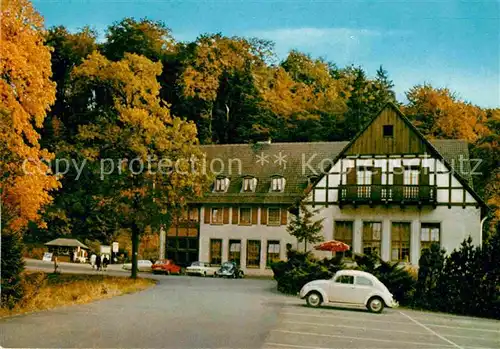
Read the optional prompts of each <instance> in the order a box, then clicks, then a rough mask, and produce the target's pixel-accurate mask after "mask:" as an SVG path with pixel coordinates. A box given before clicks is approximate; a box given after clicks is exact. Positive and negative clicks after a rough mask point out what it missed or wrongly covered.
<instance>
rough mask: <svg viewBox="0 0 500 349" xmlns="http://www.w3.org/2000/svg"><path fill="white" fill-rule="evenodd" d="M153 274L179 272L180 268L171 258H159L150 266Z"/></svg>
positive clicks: (180, 271)
mask: <svg viewBox="0 0 500 349" xmlns="http://www.w3.org/2000/svg"><path fill="white" fill-rule="evenodd" d="M151 269H152V270H153V273H154V274H166V275H168V274H181V273H182V268H181V267H180V266H178V265H177V264H175V263H174V261H173V260H171V259H159V260H157V261H156V262H155V264H153V266H152V267H151Z"/></svg>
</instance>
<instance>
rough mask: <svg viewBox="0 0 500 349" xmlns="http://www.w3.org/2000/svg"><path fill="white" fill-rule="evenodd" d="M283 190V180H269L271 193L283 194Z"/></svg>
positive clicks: (281, 178) (277, 178) (276, 178)
mask: <svg viewBox="0 0 500 349" xmlns="http://www.w3.org/2000/svg"><path fill="white" fill-rule="evenodd" d="M284 190H285V178H283V177H273V178H271V191H273V192H283V191H284Z"/></svg>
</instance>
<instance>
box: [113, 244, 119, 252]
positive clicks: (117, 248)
mask: <svg viewBox="0 0 500 349" xmlns="http://www.w3.org/2000/svg"><path fill="white" fill-rule="evenodd" d="M111 246H112V247H113V253H118V250H119V244H118V242H113V243H112V244H111Z"/></svg>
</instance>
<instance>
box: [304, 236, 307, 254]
mask: <svg viewBox="0 0 500 349" xmlns="http://www.w3.org/2000/svg"><path fill="white" fill-rule="evenodd" d="M304 252H307V239H305V240H304Z"/></svg>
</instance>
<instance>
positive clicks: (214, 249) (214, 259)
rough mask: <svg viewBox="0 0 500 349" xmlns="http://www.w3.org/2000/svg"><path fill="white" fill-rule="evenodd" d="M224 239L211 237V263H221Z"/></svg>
mask: <svg viewBox="0 0 500 349" xmlns="http://www.w3.org/2000/svg"><path fill="white" fill-rule="evenodd" d="M221 261H222V240H221V239H210V264H221Z"/></svg>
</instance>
